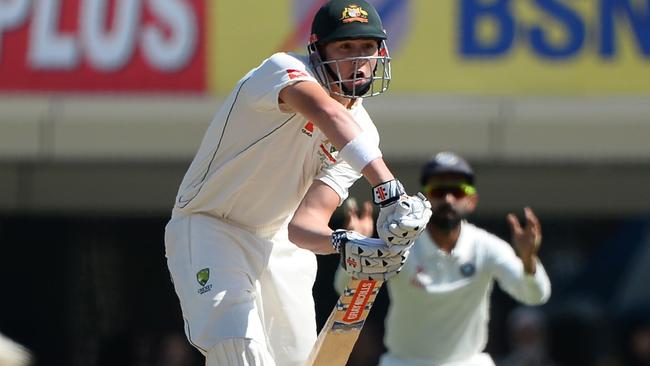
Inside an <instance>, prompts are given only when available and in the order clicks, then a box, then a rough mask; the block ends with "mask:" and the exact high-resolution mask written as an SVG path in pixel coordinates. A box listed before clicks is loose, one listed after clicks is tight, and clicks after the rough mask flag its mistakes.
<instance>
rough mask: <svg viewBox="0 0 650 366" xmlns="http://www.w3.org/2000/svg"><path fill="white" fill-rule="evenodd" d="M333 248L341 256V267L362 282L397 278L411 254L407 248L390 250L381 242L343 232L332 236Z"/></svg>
mask: <svg viewBox="0 0 650 366" xmlns="http://www.w3.org/2000/svg"><path fill="white" fill-rule="evenodd" d="M332 246H334V249H336V251H337V252H339V254H340V255H341V267H342V268H343V269H344V270H345V271H346V272H347V273H348V274H350V276H352V277H354V278H357V279H362V280H366V279H370V280H382V281H385V280H387V279H389V278H391V277H393V276H395V275H396V274H398V273H399V271H400V270H401V269H402V266H403V265H404V262H405V261H406V258H407V257H408V253H409V248H408V247H406V246H395V247H390V246H388V245H387V244H386V243H385V242H384V241H383V240H381V239H375V238H368V237H366V236H363V235H361V234H359V233H357V232H355V231H349V230H343V229H339V230H336V231H334V232H333V233H332Z"/></svg>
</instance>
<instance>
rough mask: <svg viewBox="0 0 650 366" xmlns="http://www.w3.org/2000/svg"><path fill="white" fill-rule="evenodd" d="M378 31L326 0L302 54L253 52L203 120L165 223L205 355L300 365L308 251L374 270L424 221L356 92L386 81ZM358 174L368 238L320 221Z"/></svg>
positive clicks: (392, 260)
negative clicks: (375, 244) (375, 240)
mask: <svg viewBox="0 0 650 366" xmlns="http://www.w3.org/2000/svg"><path fill="white" fill-rule="evenodd" d="M385 40H386V34H385V32H384V31H383V28H382V25H381V20H380V19H379V16H378V14H377V12H376V10H375V9H374V8H373V7H372V6H371V5H370V4H368V3H367V2H365V1H356V0H355V1H340V0H334V1H330V2H327V3H326V4H325V5H323V7H322V8H321V9H320V10H319V11H318V12H317V14H316V15H315V17H314V20H313V23H312V35H311V40H310V44H309V46H308V50H309V55H308V56H301V55H296V54H293V53H277V54H274V55H272V56H271V57H270V58H268V59H266V60H264V61H263V62H262V63H261V64H260V65H259V66H258V67H257V68H255V69H253V70H251V71H250V72H249V73H248V74H247V75H245V76H244V77H243V78H242V79H241V80H240V81H239V83H238V84H237V85H236V86H235V88H234V90H233V91H232V93H231V94H230V96H229V97H228V98H227V99H226V101H225V102H224V104H223V106H222V108H221V110H220V111H219V112H218V113H217V114H216V116H215V118H214V120H213V121H212V123H211V124H210V126H209V128H208V130H207V132H206V134H205V137H204V139H203V141H202V143H201V146H200V148H199V150H198V152H197V154H196V156H195V158H194V160H193V161H192V164H191V165H190V167H189V169H188V171H187V173H186V175H185V177H184V179H183V181H182V183H181V186H180V189H179V191H178V195H177V197H176V201H175V205H174V209H173V211H172V218H171V220H170V221H169V223H168V224H167V227H166V231H165V248H166V256H167V263H168V267H169V270H170V273H171V276H172V280H173V283H174V287H175V290H176V293H177V295H178V297H179V299H180V303H181V308H182V312H183V318H184V321H185V333H186V335H187V338H188V340H189V341H190V342H191V344H192V345H194V346H195V347H196V348H197V349H198V350H199V351H200V352H201V353H203V354H204V355H205V356H206V364H207V365H209V366H216V365H219V366H229V365H236V366H240V365H256V366H269V365H278V366H293V365H296V366H297V365H302V364H303V363H304V361H305V360H306V358H307V356H308V354H309V351H310V349H311V347H312V345H313V343H314V341H315V339H316V335H317V334H316V321H315V313H314V302H313V299H312V285H313V282H314V279H315V276H316V259H315V256H314V253H315V254H334V253H340V256H341V260H342V263H343V265H344V267H345V269H346V270H347V272H348V273H349V274H351V275H353V276H355V277H358V278H377V279H387V278H390V277H392V276H393V275H395V274H396V273H397V272H398V271H399V269H400V268H401V267H402V265H403V263H404V261H405V258H406V256H407V254H408V249H409V247H410V246H411V245H412V243H413V242H414V240H415V238H416V237H417V236H418V235H419V234H420V233H421V232H422V231H423V229H424V227H425V226H426V223H427V222H428V220H429V217H430V216H431V210H430V207H431V206H430V204H429V202H428V201H427V200H426V198H424V196H422V195H421V194H418V195H415V196H408V195H406V193H405V192H404V189H403V187H402V185H401V184H400V183H399V182H398V181H397V180H396V179H395V177H394V176H393V174H392V173H391V172H390V170H389V169H388V168H387V166H386V164H385V163H384V160H383V159H382V154H381V151H380V150H379V147H378V144H379V137H378V133H377V130H376V128H375V126H374V124H373V122H372V120H371V119H370V117H369V116H368V114H367V112H366V110H365V109H364V107H363V105H362V98H363V97H367V96H374V95H377V94H380V93H382V92H383V91H385V90H386V88H387V87H388V83H389V81H390V58H389V55H388V50H387V48H386V43H385ZM361 176H364V177H365V178H366V180H367V181H368V182H369V183H370V184H371V185H372V186H373V195H374V197H375V203H376V204H378V205H379V207H380V215H379V217H378V219H377V227H378V232H379V234H380V238H381V239H383V240H384V241H385V243H386V246H385V247H384V248H380V249H379V250H378V249H375V248H370V247H369V246H367V243H368V242H367V241H366V239H365V237H363V236H360V235H358V234H356V233H352V232H349V231H345V230H337V231H333V230H332V229H330V228H329V226H328V223H329V220H330V217H331V215H332V213H333V212H334V210H335V209H336V208H337V207H338V206H339V205H340V203H341V202H342V201H343V200H344V199H345V198H346V197H347V196H348V189H349V187H350V186H351V185H352V184H353V183H354V182H355V181H356V180H358V179H359V178H360V177H361ZM397 208H400V209H397ZM349 263H352V264H354V265H353V266H351V265H349ZM346 264H348V265H346Z"/></svg>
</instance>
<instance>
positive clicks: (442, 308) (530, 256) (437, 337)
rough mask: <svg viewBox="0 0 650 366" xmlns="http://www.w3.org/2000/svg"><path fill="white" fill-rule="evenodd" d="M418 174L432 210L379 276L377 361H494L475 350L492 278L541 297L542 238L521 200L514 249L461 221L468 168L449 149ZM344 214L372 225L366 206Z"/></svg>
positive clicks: (470, 192) (395, 365) (528, 297)
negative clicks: (382, 292)
mask: <svg viewBox="0 0 650 366" xmlns="http://www.w3.org/2000/svg"><path fill="white" fill-rule="evenodd" d="M420 182H421V184H422V185H423V190H424V192H426V194H427V197H428V198H429V200H430V201H431V205H432V208H433V216H432V217H431V221H430V222H429V224H428V226H427V230H426V234H424V235H422V236H421V237H420V238H419V239H418V240H417V241H416V243H415V245H414V246H413V247H412V248H411V251H410V256H409V258H408V260H407V261H406V264H405V265H404V267H403V269H402V271H401V273H400V274H398V275H397V276H395V277H394V278H393V279H391V280H390V281H388V282H387V286H388V293H389V297H390V307H389V310H388V316H387V318H386V321H385V329H386V333H385V335H384V344H385V345H386V347H387V349H388V351H387V352H386V353H385V354H384V355H383V356H382V358H381V362H380V366H494V362H493V360H492V358H491V357H490V356H489V355H488V354H487V353H485V352H483V350H484V348H485V346H486V344H487V336H488V321H489V314H490V312H489V305H490V294H491V292H492V288H493V286H494V282H495V281H496V282H498V283H499V285H500V287H501V288H502V289H504V290H505V291H506V292H507V293H508V294H510V295H511V296H512V297H513V298H515V299H517V300H518V301H520V302H522V303H524V304H527V305H539V304H543V303H545V302H546V301H547V300H548V299H549V297H550V294H551V285H550V281H549V279H548V276H547V275H546V272H545V271H544V267H543V266H542V263H541V262H540V260H539V258H538V257H537V253H538V251H539V248H540V245H541V241H542V236H541V226H540V223H539V220H538V219H537V217H536V216H535V214H534V213H533V211H532V210H531V209H530V208H528V207H527V208H525V209H524V212H525V217H526V222H525V224H524V226H523V227H522V226H521V225H520V223H519V220H518V219H517V217H516V216H515V215H513V214H509V215H508V217H507V219H508V222H509V224H510V227H511V230H512V246H514V249H515V250H513V247H512V246H510V245H509V244H508V243H507V242H505V241H503V240H502V239H500V238H498V237H497V236H495V235H493V234H491V233H489V232H487V231H485V230H483V229H481V228H479V227H476V226H475V225H472V224H470V223H469V222H467V221H466V220H465V217H466V216H467V215H469V214H470V213H472V212H473V211H474V210H475V209H476V205H477V204H478V194H477V192H476V188H475V187H474V185H473V184H474V172H473V170H472V168H471V167H470V165H469V164H468V163H467V162H466V161H465V160H464V159H463V158H461V157H460V156H458V155H456V154H453V153H450V152H441V153H439V154H437V155H435V156H434V157H433V158H432V159H431V160H430V161H428V162H427V163H426V164H425V165H424V166H423V168H422V173H421V177H420ZM349 215H350V219H351V220H350V224H349V225H348V227H349V228H350V229H353V230H358V231H359V232H361V233H367V231H368V229H367V227H368V226H372V221H370V225H368V220H369V217H370V216H369V215H368V214H367V212H365V213H358V212H350V213H349ZM370 220H371V219H370ZM363 228H365V229H363ZM345 277H346V274H345V273H343V272H341V271H337V275H336V287H337V290H339V291H341V287H342V284H344V283H345V281H346V278H345Z"/></svg>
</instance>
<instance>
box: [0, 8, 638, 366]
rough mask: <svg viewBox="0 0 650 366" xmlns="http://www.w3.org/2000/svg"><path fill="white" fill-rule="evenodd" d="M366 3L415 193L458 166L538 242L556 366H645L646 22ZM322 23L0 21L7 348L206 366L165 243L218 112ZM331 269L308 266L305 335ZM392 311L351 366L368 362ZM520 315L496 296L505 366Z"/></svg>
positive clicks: (55, 356)
mask: <svg viewBox="0 0 650 366" xmlns="http://www.w3.org/2000/svg"><path fill="white" fill-rule="evenodd" d="M371 2H372V3H373V4H375V6H376V7H377V9H378V11H379V13H380V15H381V16H382V19H383V20H384V25H385V28H386V29H387V32H388V35H389V40H388V46H389V50H390V51H391V56H392V57H393V62H392V66H393V81H392V83H391V87H390V90H389V92H388V93H387V94H384V95H382V96H379V97H376V98H370V99H368V100H366V101H364V103H366V107H367V109H368V110H369V112H370V114H371V116H372V117H373V119H374V121H375V123H376V125H377V126H378V128H379V131H380V135H381V138H382V142H381V146H382V149H383V152H384V155H385V158H386V159H387V161H388V163H389V165H390V166H391V168H392V169H394V170H395V171H396V173H397V175H398V176H399V177H400V179H401V180H402V182H403V183H404V184H405V186H406V188H407V191H409V192H414V191H416V190H418V189H419V187H418V175H419V167H420V165H421V164H422V163H423V162H424V161H426V160H427V159H428V158H429V157H430V156H432V155H433V154H434V153H435V152H438V151H441V150H452V151H455V152H457V153H459V154H461V155H463V156H464V157H466V158H467V159H468V160H469V161H470V162H471V163H472V164H473V166H474V168H475V170H476V174H477V188H478V191H479V194H480V197H481V201H480V204H479V208H478V210H477V212H476V213H475V215H474V216H473V217H471V219H470V221H472V222H474V223H476V224H478V225H479V226H483V227H485V228H486V229H488V230H490V231H492V232H494V233H496V234H498V235H499V236H501V237H503V238H505V239H508V237H509V232H508V228H507V224H506V221H505V215H506V214H507V213H508V212H515V213H521V212H522V207H523V206H524V205H529V206H531V207H532V208H533V209H534V210H535V211H536V212H537V214H538V216H539V217H540V219H541V221H542V228H543V234H544V242H543V246H542V252H541V259H542V261H543V263H544V264H545V266H546V268H547V271H548V272H549V276H550V277H551V281H552V285H553V295H552V297H551V300H550V301H549V303H548V304H546V305H544V306H542V307H539V308H536V310H538V312H537V313H536V315H535V316H534V317H533V318H534V319H536V320H538V321H539V322H541V323H535V324H544V329H546V333H547V337H548V340H549V342H548V344H549V350H548V352H549V354H550V355H551V358H552V359H553V360H554V361H555V363H556V365H564V366H573V365H577V366H582V365H585V366H586V365H598V366H605V365H608V366H609V365H612V366H614V365H616V366H627V365H630V366H633V365H650V305H648V304H650V286H648V285H647V283H648V281H650V193H649V192H648V187H650V144H649V143H648V138H649V137H650V1H648V0H435V1H431V0H383V1H382V0H375V1H371ZM322 3H323V1H322V0H299V1H298V0H294V1H292V0H275V1H252V0H239V1H218V0H164V1H163V0H159V1H151V0H150V1H145V0H125V1H120V0H112V1H111V0H3V1H0V246H1V248H2V251H1V254H0V289H1V295H0V332H1V333H4V334H5V335H7V336H8V337H10V338H12V339H14V340H15V341H17V342H19V343H21V344H23V345H25V346H26V347H28V348H29V349H31V350H32V352H33V354H34V356H35V360H36V362H35V364H36V365H66V366H68V365H69V366H82V365H83V366H86V365H87V366H94V365H139V366H145V365H152V366H153V365H155V366H161V365H168V366H171V365H201V364H202V359H201V357H199V354H198V353H197V352H195V351H194V350H192V349H190V348H189V347H188V346H187V344H186V342H185V340H184V336H183V333H182V332H183V325H182V321H181V316H180V307H179V305H178V301H177V299H176V296H175V293H174V290H173V288H172V286H171V282H170V280H169V275H168V272H167V269H166V264H165V258H164V249H163V229H164V225H165V224H166V221H167V219H168V218H169V215H170V213H171V207H172V204H173V201H174V197H175V194H176V189H177V187H178V185H179V184H180V180H181V178H182V176H183V174H184V172H185V169H186V168H187V167H188V165H189V163H190V161H191V159H192V157H193V154H194V152H195V150H196V148H197V147H198V145H199V143H200V140H201V138H202V135H203V132H204V130H205V129H206V127H207V125H208V123H209V122H210V120H211V118H212V116H213V115H214V113H215V112H216V111H217V110H218V108H219V107H220V105H221V102H222V100H223V99H224V98H225V96H226V95H227V94H228V93H229V92H230V89H231V88H232V87H233V86H234V85H235V83H236V82H237V80H238V79H239V78H240V77H242V76H243V75H244V74H245V73H246V72H247V71H248V70H249V69H251V68H252V67H255V66H257V65H258V64H259V63H260V62H261V61H262V60H263V59H264V58H266V57H268V56H270V55H271V54H272V53H274V52H276V51H281V50H295V51H298V52H301V53H303V52H304V51H305V44H306V42H307V35H308V33H309V27H310V23H311V18H312V15H313V14H314V12H315V11H316V10H317V9H318V7H319V6H320V5H321V4H322ZM290 158H291V157H287V159H290ZM368 188H369V187H368V186H367V184H365V183H364V182H360V183H359V184H357V185H356V186H355V188H354V189H353V192H352V195H353V196H354V197H357V198H358V199H359V200H366V199H369V198H370V194H369V189H368ZM341 219H342V216H341V213H340V212H337V215H336V216H335V217H334V219H333V222H332V225H338V224H340V220H341ZM337 260H338V259H337V258H336V257H335V256H328V257H321V258H319V264H320V267H319V275H318V280H317V283H316V285H315V288H314V295H315V298H316V304H317V312H318V322H319V327H320V326H321V325H322V324H323V323H324V321H325V319H326V317H327V315H328V314H329V312H330V311H331V309H332V307H333V305H334V303H335V301H336V297H337V296H336V294H335V292H334V290H333V288H332V278H333V273H334V269H335V268H336V265H337ZM388 302H389V300H388V299H387V296H386V294H385V293H384V292H383V291H382V293H380V296H379V298H378V301H377V304H376V306H375V308H374V309H373V311H372V312H371V315H370V319H369V320H368V322H367V323H366V327H365V328H364V332H363V334H362V336H361V338H360V340H359V342H358V344H357V346H356V348H355V351H354V353H353V355H352V357H351V359H350V363H349V364H350V365H373V364H375V362H376V360H377V358H378V357H379V354H380V353H381V352H383V345H382V339H381V337H382V332H383V323H382V320H383V316H384V315H385V311H386V307H387V306H388ZM520 310H521V309H517V304H516V303H514V302H513V301H512V300H511V299H510V298H509V297H508V296H506V295H504V294H503V293H502V292H501V291H500V290H499V289H498V288H496V289H495V293H494V294H493V297H492V309H491V312H492V314H491V323H490V341H489V343H488V346H487V350H488V352H490V353H491V354H492V355H493V356H494V358H495V359H497V360H498V359H501V358H503V357H505V356H506V355H507V354H508V353H509V352H511V351H512V348H513V346H514V344H513V342H512V339H513V338H516V336H514V334H516V333H514V332H515V331H516V329H517V325H518V324H519V325H521V323H518V322H517V319H521V318H522V317H518V316H516V315H517V314H520V313H521V311H520ZM431 311H435V309H431ZM524 318H525V319H532V318H531V317H527V318H526V317H524Z"/></svg>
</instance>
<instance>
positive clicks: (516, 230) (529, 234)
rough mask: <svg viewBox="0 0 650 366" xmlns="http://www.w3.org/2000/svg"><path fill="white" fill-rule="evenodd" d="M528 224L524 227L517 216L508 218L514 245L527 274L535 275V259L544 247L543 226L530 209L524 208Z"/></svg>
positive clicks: (510, 215)
mask: <svg viewBox="0 0 650 366" xmlns="http://www.w3.org/2000/svg"><path fill="white" fill-rule="evenodd" d="M524 215H525V217H526V223H525V225H524V226H523V227H522V226H521V224H520V223H519V219H518V218H517V216H515V214H513V213H510V214H508V216H507V219H508V223H509V224H510V230H511V232H512V245H513V246H514V247H515V251H516V252H517V255H518V256H519V258H521V261H522V263H523V264H524V270H525V271H526V273H535V267H536V266H535V259H536V258H537V252H538V251H539V248H540V246H541V245H542V225H541V224H540V223H539V219H538V218H537V216H535V213H534V212H533V210H532V209H531V208H530V207H525V208H524Z"/></svg>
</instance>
